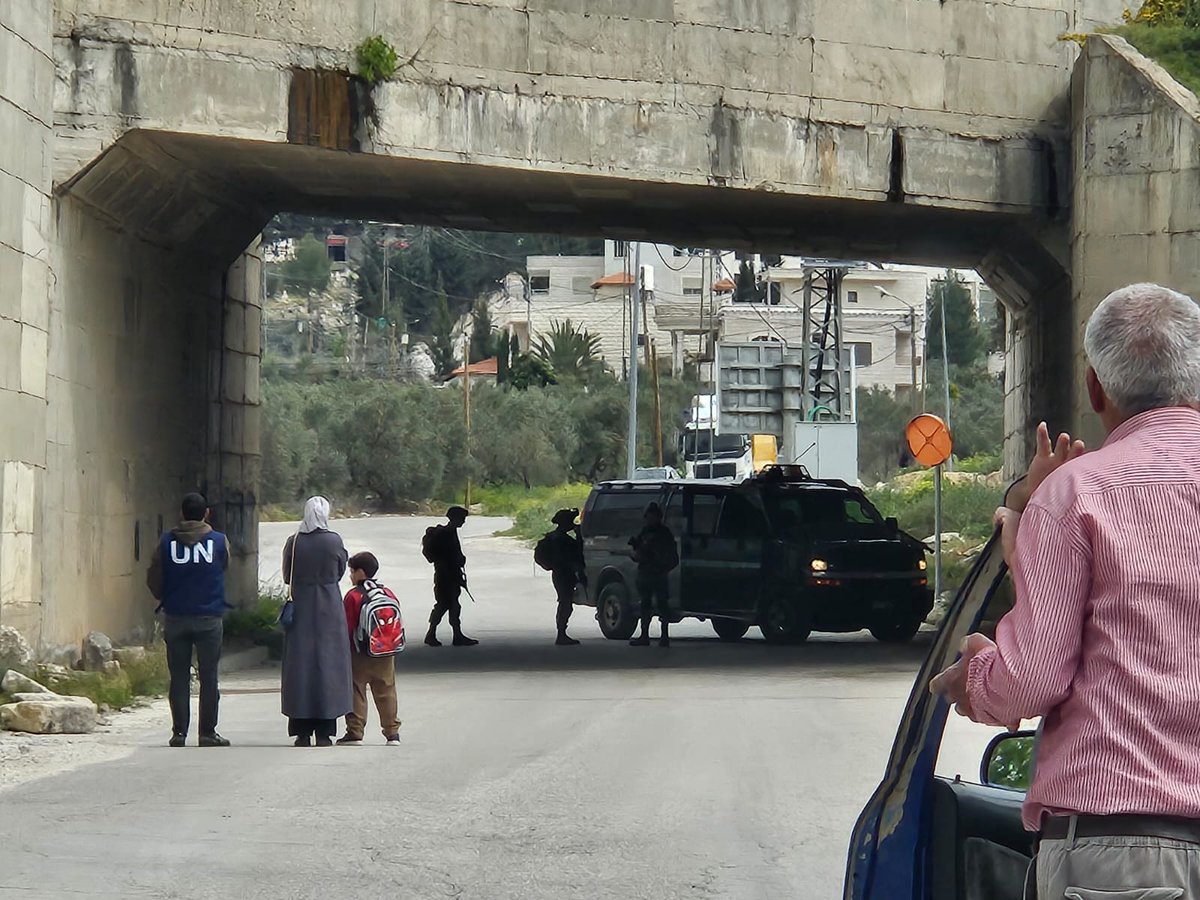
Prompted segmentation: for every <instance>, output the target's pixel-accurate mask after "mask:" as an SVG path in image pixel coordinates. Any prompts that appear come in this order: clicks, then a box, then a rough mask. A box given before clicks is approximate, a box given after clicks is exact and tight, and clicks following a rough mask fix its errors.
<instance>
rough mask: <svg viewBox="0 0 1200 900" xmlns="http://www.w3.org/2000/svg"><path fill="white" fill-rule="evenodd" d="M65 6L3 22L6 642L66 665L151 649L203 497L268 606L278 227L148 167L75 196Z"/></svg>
mask: <svg viewBox="0 0 1200 900" xmlns="http://www.w3.org/2000/svg"><path fill="white" fill-rule="evenodd" d="M47 6H48V5H47V4H45V3H42V2H39V0H14V2H12V3H5V4H4V5H3V6H2V7H0V60H3V76H4V77H3V78H2V79H0V133H4V134H5V136H6V138H5V140H4V141H3V142H0V423H2V427H0V624H2V625H12V626H15V627H17V628H18V629H19V630H20V631H22V632H23V633H24V634H25V635H26V636H27V637H28V638H29V639H31V640H32V641H33V642H34V643H35V644H37V645H38V646H39V648H40V649H41V650H42V652H44V653H49V654H51V655H53V654H54V653H55V652H56V651H58V650H62V651H63V653H66V652H67V651H68V650H69V648H71V647H72V646H73V645H74V644H75V642H76V641H77V640H78V637H79V636H80V635H81V634H83V633H84V632H86V631H87V630H89V629H93V628H95V629H101V630H104V631H107V632H109V633H110V634H112V635H113V636H114V637H122V638H125V637H132V636H136V635H138V634H145V633H147V631H148V630H149V629H150V627H151V624H152V618H151V613H152V610H153V603H152V601H150V599H149V595H148V592H147V591H146V589H145V586H144V576H145V569H146V566H147V565H148V563H149V559H150V554H151V553H152V552H153V549H154V546H155V544H156V542H157V539H158V535H159V534H160V532H161V531H162V529H163V528H169V527H170V526H171V525H172V524H173V523H174V522H175V521H176V519H177V517H178V504H179V499H180V497H181V496H182V494H183V493H185V492H186V491H189V490H196V489H200V490H204V491H205V492H206V493H207V494H208V496H209V497H210V498H211V499H212V500H213V502H214V504H215V506H216V518H217V523H216V524H218V525H219V526H220V527H223V528H224V529H225V530H227V531H228V532H229V534H230V537H231V539H232V541H233V545H234V563H233V571H232V573H231V578H230V586H231V589H232V596H233V597H234V598H235V600H237V601H240V602H245V601H246V600H248V599H250V598H252V597H254V596H256V593H257V584H256V582H257V578H256V572H255V563H256V561H257V537H256V530H255V528H254V524H255V522H256V514H255V494H254V485H255V482H256V480H257V470H258V353H259V334H260V327H261V326H260V323H261V310H260V306H261V300H260V297H261V289H260V284H261V273H260V269H259V260H258V258H257V255H256V253H255V252H254V251H253V249H252V250H251V251H249V252H245V253H242V252H240V251H241V250H242V248H244V247H245V246H247V244H249V242H250V241H251V239H252V238H253V235H254V233H255V232H256V231H257V229H258V228H259V227H260V226H261V224H262V221H261V220H259V219H253V220H250V221H248V220H247V216H246V214H245V211H244V210H239V212H238V214H237V215H236V216H235V217H234V218H235V219H236V222H237V225H233V226H231V224H230V222H229V215H228V211H227V210H223V209H222V208H221V207H220V206H219V205H217V204H214V203H213V201H212V199H211V197H209V196H206V195H205V191H203V190H198V189H197V188H196V186H195V185H194V184H193V183H191V182H188V181H186V180H178V179H174V178H173V176H172V175H171V173H170V171H169V168H166V167H164V165H163V161H162V160H158V161H157V162H156V164H154V165H148V164H147V163H148V160H146V159H144V158H143V159H137V158H135V157H134V156H132V155H131V154H130V153H129V152H120V153H117V154H115V155H113V156H110V157H106V158H105V159H104V160H102V161H100V162H99V163H97V164H96V165H93V166H90V167H88V168H87V169H85V170H84V171H83V172H82V173H80V174H79V175H78V176H77V177H76V178H73V179H71V180H70V181H69V182H68V183H66V184H63V185H60V186H58V188H57V189H56V188H55V187H54V185H53V184H52V164H53V159H54V134H53V120H54V111H53V91H54V83H55V65H54V60H53V50H52V45H53V39H52V35H53V24H52V11H51V10H49V9H47ZM164 221H169V222H170V223H171V225H170V227H169V228H168V227H163V224H162V223H163V222H164ZM231 260H233V261H234V262H233V265H232V266H231V265H230V261H231Z"/></svg>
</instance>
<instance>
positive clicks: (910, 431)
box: [904, 413, 954, 467]
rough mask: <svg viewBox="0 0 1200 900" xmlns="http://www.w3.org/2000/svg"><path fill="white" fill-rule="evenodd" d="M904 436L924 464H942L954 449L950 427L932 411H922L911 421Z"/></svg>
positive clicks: (914, 453)
mask: <svg viewBox="0 0 1200 900" xmlns="http://www.w3.org/2000/svg"><path fill="white" fill-rule="evenodd" d="M904 436H905V437H906V438H908V449H909V450H911V451H912V455H913V456H914V457H915V458H916V460H917V462H919V463H920V464H921V465H923V466H930V467H932V466H940V465H941V464H942V463H944V462H945V461H946V460H948V459H949V458H950V454H951V453H952V452H953V450H954V439H953V438H952V437H951V436H950V429H949V428H947V427H946V423H945V422H943V421H942V420H941V419H939V418H938V417H937V416H935V415H931V414H930V413H922V414H921V415H919V416H917V417H916V418H915V419H913V420H912V421H911V422H909V423H908V427H907V428H905V429H904Z"/></svg>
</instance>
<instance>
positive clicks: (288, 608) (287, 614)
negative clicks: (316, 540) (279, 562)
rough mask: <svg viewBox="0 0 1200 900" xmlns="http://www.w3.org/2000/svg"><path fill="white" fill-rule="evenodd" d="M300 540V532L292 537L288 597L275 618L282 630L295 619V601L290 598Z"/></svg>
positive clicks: (288, 627)
mask: <svg viewBox="0 0 1200 900" xmlns="http://www.w3.org/2000/svg"><path fill="white" fill-rule="evenodd" d="M299 540H300V532H299V531H297V532H296V534H295V535H294V536H293V537H292V558H291V560H290V561H289V563H288V598H287V601H286V602H285V603H284V604H283V607H282V608H281V609H280V610H279V618H278V619H276V620H275V624H277V625H278V626H279V627H280V628H282V629H283V630H284V631H287V630H288V629H290V628H291V627H292V625H293V624H294V623H295V621H296V601H295V600H293V599H292V582H293V581H295V579H296V544H297V542H298V541H299Z"/></svg>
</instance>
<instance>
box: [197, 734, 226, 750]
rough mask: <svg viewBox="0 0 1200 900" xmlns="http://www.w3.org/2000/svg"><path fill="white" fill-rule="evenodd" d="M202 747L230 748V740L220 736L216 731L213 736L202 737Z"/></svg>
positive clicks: (203, 735)
mask: <svg viewBox="0 0 1200 900" xmlns="http://www.w3.org/2000/svg"><path fill="white" fill-rule="evenodd" d="M200 746H201V747H228V746H229V740H228V738H223V737H221V736H220V735H219V734H217V733H216V732H215V731H214V732H213V733H212V734H202V735H200Z"/></svg>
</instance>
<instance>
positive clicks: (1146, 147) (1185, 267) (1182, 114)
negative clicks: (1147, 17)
mask: <svg viewBox="0 0 1200 900" xmlns="http://www.w3.org/2000/svg"><path fill="white" fill-rule="evenodd" d="M1073 98H1074V99H1073V113H1074V114H1073V120H1072V137H1073V145H1074V181H1075V184H1074V205H1075V208H1074V217H1073V228H1072V235H1073V239H1072V245H1071V257H1072V268H1073V270H1074V273H1075V280H1074V285H1075V291H1074V302H1073V304H1072V307H1073V308H1072V317H1071V322H1070V326H1071V327H1070V332H1071V338H1072V340H1071V342H1070V343H1069V344H1068V345H1066V346H1064V348H1063V349H1064V354H1065V355H1066V357H1067V358H1068V359H1069V360H1070V361H1071V366H1070V369H1069V371H1070V373H1071V374H1072V375H1073V378H1072V388H1071V397H1072V401H1073V403H1072V406H1071V410H1070V413H1071V415H1070V419H1069V422H1068V423H1065V424H1069V425H1070V426H1071V427H1072V428H1073V429H1074V430H1075V431H1076V432H1078V433H1080V434H1082V435H1083V436H1084V438H1085V439H1086V440H1088V441H1089V442H1091V443H1095V442H1098V441H1099V440H1100V438H1101V433H1100V431H1099V424H1098V422H1097V421H1096V419H1095V417H1094V416H1092V415H1091V414H1090V410H1089V409H1088V407H1087V398H1086V395H1085V390H1084V381H1083V375H1084V372H1086V369H1087V363H1086V360H1085V358H1084V355H1083V341H1082V333H1083V327H1084V325H1085V324H1086V323H1087V319H1088V316H1090V315H1091V313H1092V311H1093V310H1094V309H1095V308H1096V306H1097V304H1098V303H1099V302H1100V301H1101V300H1103V299H1104V297H1105V296H1106V295H1107V294H1108V293H1109V292H1110V291H1112V290H1115V289H1116V288H1119V287H1122V286H1123V285H1126V284H1129V283H1130V282H1134V281H1155V282H1159V283H1161V284H1164V285H1167V286H1169V287H1173V288H1175V289H1176V290H1180V291H1183V292H1184V293H1186V294H1189V295H1190V296H1192V297H1193V298H1196V299H1198V300H1200V101H1198V100H1197V98H1196V96H1195V95H1194V94H1192V93H1191V92H1190V91H1188V90H1186V89H1185V88H1183V87H1182V86H1181V85H1179V84H1178V83H1177V82H1176V81H1174V80H1173V79H1172V78H1171V77H1170V76H1169V75H1168V74H1167V73H1166V71H1165V70H1164V69H1163V68H1162V67H1161V66H1159V65H1158V64H1157V63H1155V62H1153V61H1151V60H1149V59H1147V58H1146V57H1144V56H1142V55H1141V54H1139V53H1138V52H1137V51H1136V50H1134V49H1133V48H1132V47H1131V46H1130V45H1129V44H1128V43H1126V42H1125V41H1124V40H1122V39H1120V38H1116V37H1102V36H1093V37H1090V38H1089V39H1088V42H1087V48H1086V50H1085V53H1084V56H1083V59H1082V61H1081V63H1080V66H1079V69H1078V71H1077V72H1076V77H1075V80H1074V84H1073Z"/></svg>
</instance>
